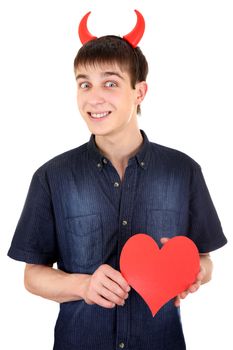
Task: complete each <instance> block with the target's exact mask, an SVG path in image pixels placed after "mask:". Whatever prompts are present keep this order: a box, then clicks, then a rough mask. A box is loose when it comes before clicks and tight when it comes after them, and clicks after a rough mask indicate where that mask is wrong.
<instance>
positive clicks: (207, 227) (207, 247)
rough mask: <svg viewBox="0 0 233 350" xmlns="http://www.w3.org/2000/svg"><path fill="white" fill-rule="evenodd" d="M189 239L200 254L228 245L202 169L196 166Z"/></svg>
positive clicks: (192, 182) (191, 192) (191, 198)
mask: <svg viewBox="0 0 233 350" xmlns="http://www.w3.org/2000/svg"><path fill="white" fill-rule="evenodd" d="M190 186H191V191H190V203H189V231H188V232H189V238H191V239H192V240H193V241H194V243H195V244H196V245H197V247H198V249H199V252H200V253H208V252H211V251H213V250H216V249H218V248H220V247H222V246H223V245H224V244H226V243H227V239H226V237H225V235H224V233H223V230H222V226H221V223H220V220H219V218H218V215H217V212H216V209H215V207H214V204H213V202H212V199H211V196H210V193H209V191H208V188H207V185H206V183H205V179H204V177H203V174H202V170H201V167H200V166H199V165H198V164H196V166H195V168H194V170H193V174H192V177H191V185H190Z"/></svg>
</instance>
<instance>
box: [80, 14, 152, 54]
mask: <svg viewBox="0 0 233 350" xmlns="http://www.w3.org/2000/svg"><path fill="white" fill-rule="evenodd" d="M134 11H135V13H136V15H137V23H136V25H135V27H134V29H133V30H132V31H131V32H130V33H129V34H127V35H124V36H123V39H124V40H126V41H128V43H129V44H130V45H132V46H133V48H135V47H137V44H138V43H139V41H140V40H141V38H142V36H143V34H144V31H145V20H144V18H143V16H142V14H141V13H140V12H139V11H137V10H134ZM90 13H91V12H88V13H87V14H86V15H85V16H84V17H83V18H82V20H81V22H80V24H79V28H78V34H79V38H80V41H81V43H82V44H85V43H87V42H88V41H90V40H93V39H97V37H96V36H93V35H92V34H91V33H90V32H89V30H88V29H87V19H88V17H89V15H90Z"/></svg>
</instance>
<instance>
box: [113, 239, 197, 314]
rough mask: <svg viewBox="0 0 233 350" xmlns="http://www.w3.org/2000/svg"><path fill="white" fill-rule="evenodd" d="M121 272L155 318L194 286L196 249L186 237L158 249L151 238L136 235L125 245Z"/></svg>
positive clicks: (170, 241) (121, 259)
mask: <svg viewBox="0 0 233 350" xmlns="http://www.w3.org/2000/svg"><path fill="white" fill-rule="evenodd" d="M120 270H121V273H122V275H123V277H124V278H125V279H126V281H127V282H128V283H129V285H131V286H132V287H133V288H134V289H135V290H136V291H137V292H138V293H139V294H140V295H141V297H142V298H143V299H144V300H145V302H146V303H147V305H148V306H149V308H150V310H151V312H152V315H153V316H155V314H156V313H157V312H158V310H159V309H160V308H161V307H162V306H163V305H164V304H165V303H167V302H168V301H169V300H170V299H172V298H174V297H175V296H177V295H178V294H179V293H181V292H183V291H185V290H186V289H187V288H188V287H189V286H190V285H191V284H192V283H194V282H195V280H196V277H197V274H198V272H199V271H200V258H199V253H198V250H197V247H196V245H195V244H194V243H193V241H191V240H190V239H189V238H187V237H185V236H177V237H173V238H171V239H169V240H168V241H167V243H165V244H164V245H163V247H162V248H161V249H159V247H158V245H157V243H156V242H155V241H154V240H153V238H152V237H150V236H148V235H146V234H143V233H139V234H135V235H134V236H132V237H131V238H129V239H128V241H127V242H126V243H125V245H124V247H123V249H122V252H121V256H120Z"/></svg>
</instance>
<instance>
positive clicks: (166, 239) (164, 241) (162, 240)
mask: <svg viewBox="0 0 233 350" xmlns="http://www.w3.org/2000/svg"><path fill="white" fill-rule="evenodd" d="M168 240H169V238H167V237H162V238H160V242H161V243H162V244H165V243H167V241H168Z"/></svg>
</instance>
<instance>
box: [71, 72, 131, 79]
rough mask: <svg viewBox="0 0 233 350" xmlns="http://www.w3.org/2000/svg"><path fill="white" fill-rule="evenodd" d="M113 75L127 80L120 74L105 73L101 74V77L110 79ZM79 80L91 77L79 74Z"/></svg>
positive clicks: (77, 77)
mask: <svg viewBox="0 0 233 350" xmlns="http://www.w3.org/2000/svg"><path fill="white" fill-rule="evenodd" d="M112 75H116V76H117V77H118V78H120V79H122V80H125V79H124V78H123V76H122V75H120V74H119V73H118V72H103V73H101V77H103V78H104V77H109V76H112ZM78 79H89V76H88V75H86V74H78V75H77V76H76V80H78Z"/></svg>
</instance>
